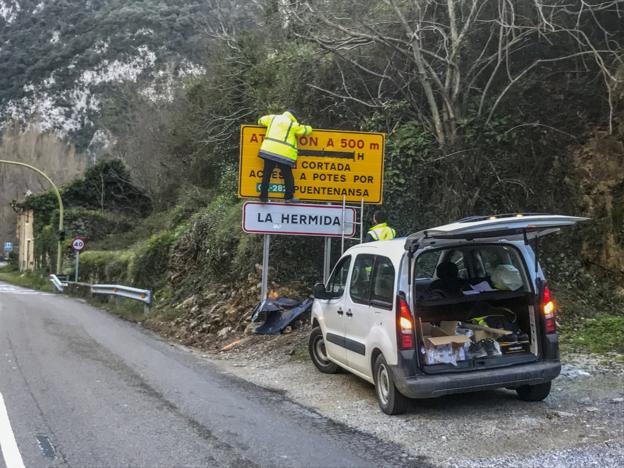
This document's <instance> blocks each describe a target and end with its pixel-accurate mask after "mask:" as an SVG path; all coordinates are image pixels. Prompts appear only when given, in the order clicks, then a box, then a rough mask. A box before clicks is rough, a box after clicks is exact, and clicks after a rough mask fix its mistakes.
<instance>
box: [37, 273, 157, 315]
mask: <svg viewBox="0 0 624 468" xmlns="http://www.w3.org/2000/svg"><path fill="white" fill-rule="evenodd" d="M49 278H50V282H51V283H52V285H54V288H55V289H56V290H57V291H58V292H60V293H62V292H64V290H65V288H66V287H67V286H69V285H70V284H79V285H81V286H88V287H89V288H90V289H91V294H101V295H103V296H115V297H124V298H126V299H131V300H133V301H138V302H142V303H143V305H144V308H145V312H146V313H147V312H149V308H150V306H151V305H152V299H153V295H152V291H150V290H149V289H138V288H131V287H129V286H122V285H120V284H87V283H75V282H73V281H61V280H60V279H59V277H58V276H56V275H50V277H49Z"/></svg>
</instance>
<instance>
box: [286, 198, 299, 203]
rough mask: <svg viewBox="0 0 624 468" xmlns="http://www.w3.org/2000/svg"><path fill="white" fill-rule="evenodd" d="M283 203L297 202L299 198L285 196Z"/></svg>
mask: <svg viewBox="0 0 624 468" xmlns="http://www.w3.org/2000/svg"><path fill="white" fill-rule="evenodd" d="M284 203H299V199H298V198H295V197H292V198H285V199H284Z"/></svg>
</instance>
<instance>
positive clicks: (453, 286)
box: [414, 244, 530, 300]
mask: <svg viewBox="0 0 624 468" xmlns="http://www.w3.org/2000/svg"><path fill="white" fill-rule="evenodd" d="M414 278H415V288H416V298H418V299H420V300H435V299H445V298H457V297H463V296H471V295H477V294H482V293H487V292H495V291H513V292H528V291H530V288H529V283H528V277H527V274H526V271H525V268H524V264H523V262H522V260H521V258H520V255H519V253H518V251H517V250H516V249H515V248H513V247H511V246H507V245H499V244H496V245H493V244H488V245H467V246H455V247H449V248H445V249H437V250H430V251H426V252H423V253H422V254H420V255H419V256H418V257H417V258H416V262H415V265H414Z"/></svg>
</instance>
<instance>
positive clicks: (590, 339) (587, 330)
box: [564, 314, 624, 353]
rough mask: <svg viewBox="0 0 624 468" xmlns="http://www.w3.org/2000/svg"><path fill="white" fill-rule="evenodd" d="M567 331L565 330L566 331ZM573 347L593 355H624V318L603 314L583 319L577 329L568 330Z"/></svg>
mask: <svg viewBox="0 0 624 468" xmlns="http://www.w3.org/2000/svg"><path fill="white" fill-rule="evenodd" d="M564 330H565V329H564ZM565 335H569V341H570V344H571V345H572V347H575V348H580V349H582V350H587V351H590V352H592V353H608V352H618V353H624V317H622V316H613V315H607V314H601V315H598V316H596V317H595V318H585V319H581V320H580V321H579V323H578V324H577V325H576V327H575V329H573V330H568V331H567V333H564V336H565Z"/></svg>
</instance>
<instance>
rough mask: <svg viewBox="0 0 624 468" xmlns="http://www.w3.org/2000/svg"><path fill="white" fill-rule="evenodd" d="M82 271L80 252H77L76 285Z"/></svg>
mask: <svg viewBox="0 0 624 468" xmlns="http://www.w3.org/2000/svg"><path fill="white" fill-rule="evenodd" d="M79 271H80V250H76V279H75V280H74V281H76V283H77V282H78V272H79Z"/></svg>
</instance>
